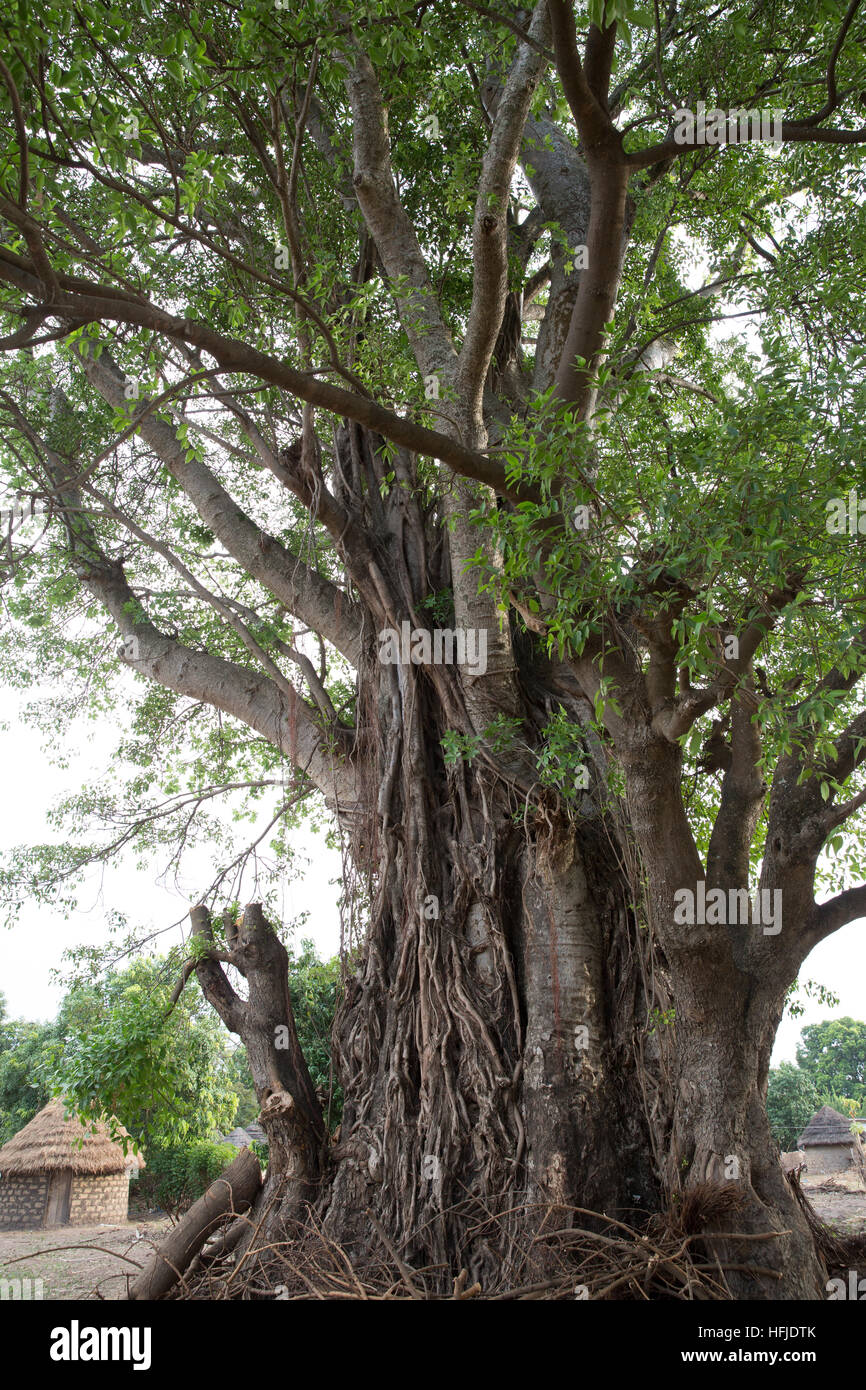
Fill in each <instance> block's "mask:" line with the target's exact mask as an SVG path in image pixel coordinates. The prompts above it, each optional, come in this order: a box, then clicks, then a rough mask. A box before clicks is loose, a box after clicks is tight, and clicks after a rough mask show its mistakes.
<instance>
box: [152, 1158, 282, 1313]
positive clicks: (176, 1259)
mask: <svg viewBox="0 0 866 1390" xmlns="http://www.w3.org/2000/svg"><path fill="white" fill-rule="evenodd" d="M261 1185H262V1170H261V1168H260V1166H259V1160H258V1159H257V1158H256V1156H255V1154H254V1153H253V1152H252V1150H251V1149H241V1151H240V1153H239V1154H238V1156H237V1158H236V1159H235V1160H234V1162H233V1163H230V1164H229V1166H228V1168H226V1170H225V1172H224V1173H221V1174H220V1176H219V1177H218V1178H215V1179H214V1181H213V1182H212V1183H211V1185H210V1187H209V1188H208V1190H207V1192H205V1194H204V1196H203V1197H199V1199H198V1201H197V1202H196V1203H194V1205H193V1206H191V1207H190V1209H189V1211H188V1212H187V1214H186V1216H185V1217H184V1218H183V1220H182V1221H180V1222H179V1223H178V1225H177V1226H175V1228H174V1230H173V1231H170V1232H169V1234H168V1235H167V1236H166V1238H165V1240H164V1241H163V1242H162V1244H161V1245H160V1247H159V1249H158V1250H157V1251H156V1252H155V1253H154V1255H153V1258H152V1259H151V1260H150V1261H149V1263H148V1264H147V1265H146V1266H145V1268H144V1269H143V1270H142V1272H141V1274H139V1276H138V1277H137V1278H136V1279H135V1280H133V1282H132V1284H131V1285H130V1289H129V1293H128V1295H127V1297H128V1298H129V1299H130V1301H140V1300H148V1299H150V1300H152V1299H155V1298H161V1297H162V1295H163V1294H164V1293H167V1292H168V1290H169V1289H170V1288H172V1286H173V1285H174V1284H176V1283H177V1281H178V1280H179V1279H180V1278H181V1277H182V1276H183V1273H184V1270H186V1269H188V1268H189V1266H190V1265H191V1264H192V1261H193V1260H194V1259H195V1257H196V1255H197V1254H198V1252H199V1251H200V1250H201V1248H202V1246H203V1245H204V1243H205V1241H206V1240H207V1238H208V1236H210V1235H212V1234H213V1233H214V1231H215V1230H216V1228H217V1227H218V1226H219V1224H220V1222H221V1221H223V1220H224V1219H225V1217H226V1216H229V1215H232V1214H234V1215H239V1214H240V1213H241V1212H244V1211H248V1210H249V1208H250V1207H251V1206H252V1204H253V1202H254V1200H255V1198H256V1196H257V1194H258V1192H259V1189H260V1187H261Z"/></svg>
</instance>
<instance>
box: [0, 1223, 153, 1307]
mask: <svg viewBox="0 0 866 1390" xmlns="http://www.w3.org/2000/svg"><path fill="white" fill-rule="evenodd" d="M170 1224H171V1223H170V1222H169V1220H168V1218H167V1217H165V1216H161V1217H139V1218H138V1219H137V1220H135V1221H127V1222H126V1223H125V1224H124V1225H122V1226H104V1225H103V1226H58V1227H55V1228H54V1229H53V1230H50V1231H0V1279H30V1280H34V1281H35V1280H37V1279H41V1280H42V1297H43V1298H44V1299H59V1300H64V1299H76V1298H83V1299H119V1298H122V1297H123V1296H124V1294H125V1293H126V1278H125V1275H126V1274H130V1275H132V1276H134V1275H135V1274H137V1273H138V1270H137V1268H136V1266H137V1265H142V1264H144V1263H145V1262H146V1259H147V1257H148V1255H149V1254H150V1252H151V1246H152V1245H153V1244H158V1243H159V1241H160V1240H161V1239H162V1237H163V1235H164V1233H165V1232H166V1231H167V1230H168V1228H169V1226H170ZM139 1232H141V1233H142V1234H141V1235H140V1236H139V1234H138V1233H139ZM82 1247H84V1248H82ZM22 1256H23V1257H24V1258H21V1257H22ZM10 1261H14V1263H10ZM133 1261H134V1263H132V1262H133ZM31 1289H32V1290H33V1293H31V1297H32V1296H34V1294H35V1291H36V1286H35V1284H32V1285H31Z"/></svg>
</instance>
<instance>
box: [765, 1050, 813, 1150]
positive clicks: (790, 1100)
mask: <svg viewBox="0 0 866 1390" xmlns="http://www.w3.org/2000/svg"><path fill="white" fill-rule="evenodd" d="M820 1104H821V1096H820V1093H819V1091H818V1088H817V1087H816V1086H815V1083H814V1082H813V1080H812V1078H811V1077H810V1076H809V1074H808V1073H807V1072H805V1071H802V1070H801V1069H800V1067H797V1066H795V1065H794V1063H793V1062H782V1063H781V1064H780V1065H779V1066H778V1067H774V1068H773V1069H772V1070H771V1071H770V1078H769V1084H768V1088H767V1115H768V1116H769V1120H770V1129H771V1130H772V1132H773V1138H774V1139H775V1140H776V1142H777V1143H778V1145H779V1147H780V1148H781V1149H783V1150H785V1151H787V1150H790V1149H794V1148H796V1146H797V1139H798V1138H799V1136H800V1135H801V1134H802V1133H803V1130H804V1129H805V1128H806V1125H807V1124H808V1123H809V1120H810V1119H811V1118H812V1116H813V1115H814V1113H815V1111H816V1110H817V1109H818V1107H819V1106H820Z"/></svg>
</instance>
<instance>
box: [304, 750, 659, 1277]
mask: <svg viewBox="0 0 866 1390" xmlns="http://www.w3.org/2000/svg"><path fill="white" fill-rule="evenodd" d="M447 791H448V794H447V795H446V796H445V797H443V803H444V804H440V806H439V807H438V812H439V814H438V818H437V822H436V824H437V829H436V833H435V836H434V837H433V838H431V840H430V843H429V846H428V849H427V852H428V853H429V860H428V867H427V869H426V871H425V872H424V873H420V872H419V871H418V868H417V860H416V859H415V858H414V857H413V855H412V854H411V852H410V848H411V833H410V830H409V827H408V825H406V824H405V823H404V825H403V826H402V828H401V835H400V837H399V843H398V847H397V848H395V850H394V852H393V855H392V856H391V857H390V874H389V880H388V885H387V888H388V892H387V901H386V903H385V904H384V905H383V910H382V911H381V912H380V913H379V915H378V917H375V918H374V922H373V926H372V929H371V933H370V938H369V940H368V942H367V946H366V951H365V955H364V959H363V963H362V964H361V966H360V968H359V969H358V971H357V973H356V976H355V978H354V979H353V981H352V982H351V985H350V988H349V992H348V997H347V999H346V1002H345V1006H344V1008H343V1011H342V1016H341V1019H340V1024H339V1049H340V1056H341V1072H342V1079H343V1083H344V1086H345V1108H344V1114H343V1124H342V1130H341V1136H340V1143H339V1145H338V1147H337V1150H336V1153H335V1158H336V1160H337V1168H336V1174H335V1178H334V1183H333V1188H332V1192H331V1198H330V1204H329V1207H328V1212H327V1218H326V1227H327V1229H328V1232H329V1234H331V1235H332V1236H334V1237H335V1238H336V1239H337V1240H339V1241H340V1242H341V1243H342V1244H343V1245H344V1246H346V1247H347V1249H348V1250H349V1252H350V1253H351V1254H352V1255H353V1256H355V1257H356V1258H360V1259H363V1258H364V1256H365V1255H366V1254H369V1253H372V1252H373V1250H375V1247H376V1244H377V1241H378V1236H377V1235H376V1234H375V1229H374V1226H373V1225H372V1224H371V1221H370V1218H369V1216H368V1215H367V1213H368V1212H372V1213H373V1214H374V1215H375V1216H376V1218H377V1221H378V1223H379V1224H380V1225H381V1226H382V1228H383V1229H384V1230H386V1231H387V1232H388V1233H389V1236H390V1238H391V1239H392V1240H393V1242H394V1244H395V1246H397V1247H398V1248H399V1249H400V1250H401V1253H402V1254H403V1256H404V1258H405V1259H406V1260H407V1261H409V1263H411V1264H414V1265H416V1266H422V1265H424V1266H426V1265H437V1264H438V1265H441V1266H442V1267H443V1268H442V1271H441V1275H440V1282H441V1285H442V1287H443V1288H448V1287H450V1280H451V1279H452V1278H453V1277H454V1275H456V1274H457V1273H458V1272H459V1270H460V1269H461V1268H466V1269H467V1270H468V1271H469V1275H470V1277H471V1279H472V1280H473V1282H474V1281H476V1280H477V1281H478V1282H480V1284H481V1287H482V1290H483V1289H485V1288H489V1287H490V1286H491V1284H492V1282H493V1281H495V1280H498V1279H501V1278H506V1279H507V1278H508V1277H509V1276H510V1275H511V1274H512V1273H513V1272H514V1271H513V1270H512V1268H511V1267H510V1261H511V1260H512V1255H513V1249H512V1241H513V1240H514V1238H515V1237H517V1241H516V1246H517V1248H518V1249H521V1242H520V1236H521V1235H526V1233H528V1232H529V1231H531V1230H534V1229H535V1228H536V1227H537V1226H538V1225H539V1224H540V1220H541V1216H542V1215H543V1214H546V1218H547V1222H548V1225H550V1223H551V1221H552V1222H553V1224H554V1225H557V1224H563V1223H565V1224H570V1223H571V1220H572V1218H571V1217H570V1215H569V1213H568V1210H567V1209H568V1208H572V1207H577V1206H579V1207H592V1208H595V1209H602V1208H603V1209H604V1210H607V1211H610V1210H611V1209H613V1208H618V1209H624V1208H628V1207H631V1208H634V1207H638V1208H642V1209H647V1207H652V1206H655V1205H656V1204H657V1202H658V1196H659V1194H658V1189H657V1184H656V1182H655V1179H654V1176H653V1170H652V1164H651V1161H650V1158H649V1155H650V1153H651V1144H650V1143H649V1141H648V1137H647V1136H648V1126H647V1121H646V1116H645V1114H644V1094H643V1093H642V1090H641V1084H640V1077H639V1061H638V1057H639V1047H638V1045H637V1043H636V1039H637V1037H638V1034H639V1033H640V1032H641V1031H642V1030H643V1029H644V1028H645V1024H646V1018H647V1006H646V1000H645V995H644V989H643V965H644V962H643V959H642V952H643V949H644V946H643V943H642V942H641V941H639V940H637V939H636V938H637V935H638V934H637V930H636V927H635V923H634V918H633V914H631V913H630V911H629V908H628V901H629V894H628V891H627V887H626V884H625V882H624V880H623V876H622V873H621V872H620V870H619V869H618V867H617V864H616V862H615V855H614V851H613V849H612V846H611V844H610V841H609V840H607V839H606V838H605V836H604V833H603V831H602V828H601V826H600V825H599V824H597V823H596V822H595V821H591V820H590V821H586V822H583V824H582V826H581V827H578V826H577V825H575V823H573V822H571V821H569V820H568V819H566V818H565V817H564V816H562V814H561V812H560V813H559V818H558V819H557V818H556V813H555V812H554V813H551V815H550V816H549V817H548V816H547V815H544V814H541V813H539V811H538V810H536V811H535V812H533V813H530V812H529V811H528V810H526V808H524V809H525V815H524V817H523V818H519V819H518V823H515V817H514V808H513V807H509V806H507V805H506V804H505V803H504V802H503V803H502V804H500V803H499V802H498V799H497V792H496V789H495V786H493V785H492V784H491V783H487V784H485V780H484V774H483V773H473V772H471V771H469V770H468V769H466V768H465V767H460V768H458V769H457V770H456V771H455V772H453V773H452V774H451V776H450V778H449V782H448V789H447ZM431 821H432V818H431ZM431 895H432V897H431ZM425 903H426V908H427V910H426V912H425ZM406 904H411V905H412V909H413V910H411V911H408V912H407V911H404V906H405V905H406ZM434 904H435V912H436V914H438V915H433V910H434ZM551 1209H552V1210H551ZM557 1209H559V1210H558V1211H557ZM500 1213H507V1215H503V1216H502V1219H501V1220H498V1219H496V1218H497V1217H498V1216H499V1214H500ZM523 1249H524V1250H525V1243H524V1247H523ZM379 1253H380V1254H381V1251H380V1252H379ZM521 1257H522V1255H521Z"/></svg>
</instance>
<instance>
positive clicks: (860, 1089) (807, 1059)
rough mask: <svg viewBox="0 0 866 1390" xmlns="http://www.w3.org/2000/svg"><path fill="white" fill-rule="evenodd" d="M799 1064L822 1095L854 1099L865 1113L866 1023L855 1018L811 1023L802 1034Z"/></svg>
mask: <svg viewBox="0 0 866 1390" xmlns="http://www.w3.org/2000/svg"><path fill="white" fill-rule="evenodd" d="M797 1062H798V1063H799V1065H800V1067H801V1068H802V1070H803V1071H804V1072H806V1073H808V1075H809V1077H810V1078H811V1080H812V1081H813V1082H814V1084H815V1086H816V1087H817V1089H818V1090H819V1091H820V1092H822V1093H830V1092H834V1093H835V1094H836V1095H837V1097H839V1096H842V1097H850V1099H852V1100H855V1101H856V1102H857V1106H858V1108H859V1109H860V1110H861V1113H862V1107H863V1106H864V1104H866V1023H861V1022H860V1021H859V1020H858V1019H854V1018H834V1019H827V1020H825V1022H823V1023H810V1024H809V1025H808V1026H807V1027H806V1028H804V1029H803V1032H802V1034H801V1038H800V1043H799V1045H798V1047H797ZM837 1108H838V1107H837Z"/></svg>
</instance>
